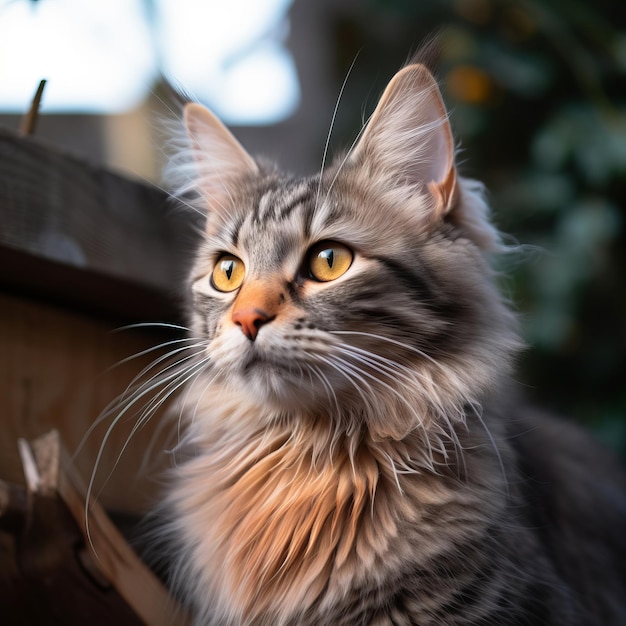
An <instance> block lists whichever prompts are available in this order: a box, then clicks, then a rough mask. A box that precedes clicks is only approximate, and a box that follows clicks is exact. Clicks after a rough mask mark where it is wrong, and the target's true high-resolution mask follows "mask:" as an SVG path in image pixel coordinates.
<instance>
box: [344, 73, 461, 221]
mask: <svg viewBox="0 0 626 626" xmlns="http://www.w3.org/2000/svg"><path fill="white" fill-rule="evenodd" d="M351 159H352V161H353V162H356V163H359V162H360V163H369V164H370V165H371V166H373V167H374V168H375V172H376V175H381V176H383V177H386V178H387V180H388V182H389V183H391V184H394V185H396V186H402V187H406V188H407V191H409V192H413V193H414V192H419V193H422V194H423V193H424V191H426V192H427V193H429V194H430V195H431V196H432V198H433V201H434V204H433V206H434V211H435V216H437V217H441V216H443V215H444V214H445V213H447V212H448V211H449V210H450V209H451V208H452V207H453V206H454V203H455V200H456V193H457V192H456V188H457V176H456V170H455V166H454V143H453V139H452V132H451V130H450V124H449V123H448V116H447V113H446V108H445V105H444V103H443V99H442V97H441V93H440V92H439V88H438V87H437V83H436V82H435V79H434V78H433V77H432V75H431V74H430V72H429V71H428V70H427V69H426V67H425V66H423V65H421V64H413V65H409V66H407V67H405V68H403V69H402V70H400V71H399V72H398V73H397V74H396V75H395V76H394V77H393V78H392V80H391V82H390V83H389V85H387V88H386V89H385V91H384V93H383V95H382V97H381V99H380V102H379V103H378V106H377V107H376V110H375V111H374V113H373V115H372V117H371V118H370V120H369V122H368V124H367V126H366V128H365V130H364V132H363V136H362V137H361V139H360V140H359V142H358V144H357V146H356V148H355V149H354V152H353V154H352V157H351Z"/></svg>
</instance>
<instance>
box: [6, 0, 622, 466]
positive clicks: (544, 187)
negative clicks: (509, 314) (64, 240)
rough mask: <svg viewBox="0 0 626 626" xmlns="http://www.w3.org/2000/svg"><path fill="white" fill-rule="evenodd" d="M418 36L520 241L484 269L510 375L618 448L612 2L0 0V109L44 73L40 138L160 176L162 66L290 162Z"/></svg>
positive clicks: (468, 149)
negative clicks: (512, 342) (499, 311)
mask: <svg viewBox="0 0 626 626" xmlns="http://www.w3.org/2000/svg"><path fill="white" fill-rule="evenodd" d="M435 33H438V35H439V63H438V78H439V80H440V84H441V86H442V89H443V91H444V96H445V99H446V101H447V103H448V105H449V107H450V109H451V114H452V118H451V119H452V125H453V128H454V130H455V133H456V136H457V140H458V142H459V145H460V147H461V152H460V170H461V172H462V173H463V174H464V175H467V176H470V177H474V178H478V179H480V180H482V181H483V182H485V184H486V185H487V187H488V189H489V193H490V201H491V205H492V208H493V212H494V216H495V221H496V223H497V225H498V227H499V228H500V229H501V230H502V231H503V232H505V233H507V234H508V238H507V241H509V242H510V243H512V244H521V245H522V248H521V250H522V252H521V253H520V254H517V255H516V256H515V258H514V260H511V259H509V260H507V262H506V264H505V265H503V268H502V269H503V278H502V282H503V288H504V289H505V290H506V293H507V294H509V295H510V297H511V299H512V300H513V302H514V303H515V306H516V308H517V309H518V310H519V312H520V315H521V319H522V323H523V331H524V336H525V338H526V340H527V342H528V343H529V344H530V345H531V346H532V347H531V348H529V349H528V350H527V351H526V352H525V353H524V355H523V356H522V357H521V359H520V364H519V366H520V367H519V375H518V377H519V380H520V381H521V382H522V384H523V385H524V386H525V387H526V388H527V391H528V393H529V394H530V396H531V397H532V398H533V399H534V400H536V401H537V402H540V403H542V404H544V405H547V406H549V407H552V408H554V409H555V410H558V411H559V412H561V413H564V414H567V415H571V416H573V417H574V418H575V419H577V420H579V421H580V422H582V423H584V424H586V425H588V426H590V427H591V428H593V429H594V430H595V431H596V432H597V433H598V435H599V436H600V437H601V438H603V439H604V440H605V441H607V442H608V443H609V444H610V445H611V446H613V447H614V448H615V449H617V450H618V451H620V452H621V453H622V454H624V455H626V202H625V201H626V3H625V2H623V1H622V0H613V1H611V0H593V1H592V0H516V1H512V0H360V1H359V0H229V1H228V2H223V0H197V1H194V0H107V1H106V2H103V1H97V0H0V124H3V125H6V126H9V127H12V128H16V127H17V125H18V123H19V119H20V117H21V115H22V114H23V113H24V112H25V111H26V110H27V109H28V108H29V105H30V101H31V99H32V97H33V94H34V93H35V90H36V88H37V84H38V82H39V80H40V79H44V78H45V79H47V81H48V82H47V86H46V90H45V92H44V97H43V104H42V108H41V113H42V116H41V118H40V120H39V124H38V128H37V136H38V137H39V138H40V139H42V140H43V141H46V142H48V143H50V144H52V145H54V146H56V147H58V148H60V149H62V150H66V151H69V152H72V153H74V154H77V155H79V156H82V157H84V158H86V159H88V160H90V161H91V162H95V163H102V164H105V165H107V166H108V167H110V168H112V169H114V170H117V171H120V172H123V173H125V174H126V175H129V176H131V177H136V178H139V179H142V180H146V181H149V182H152V183H155V184H160V171H161V168H162V165H163V162H164V160H165V153H164V149H163V134H162V132H161V131H160V130H159V129H160V128H161V127H162V119H163V118H164V117H166V118H167V117H168V116H169V117H171V116H172V114H173V112H172V110H171V107H170V105H168V99H167V96H166V90H165V89H164V88H163V80H162V79H163V77H165V78H166V79H167V80H168V81H170V82H171V83H172V84H174V85H177V86H180V87H181V88H183V89H185V90H186V91H187V92H188V93H189V94H191V95H192V96H193V97H194V98H196V99H198V100H200V101H203V102H204V103H206V104H207V105H208V106H210V107H211V108H212V109H213V110H214V111H215V112H216V113H217V114H218V115H220V116H221V117H222V119H223V120H224V121H225V122H226V123H228V124H229V125H230V126H231V127H232V128H233V131H234V133H235V135H236V136H237V137H238V138H239V139H240V140H241V141H242V143H243V144H244V145H245V146H246V147H247V148H248V149H249V151H250V152H252V153H254V154H264V155H267V156H270V157H273V158H275V159H277V160H278V161H279V162H280V163H281V164H282V165H283V167H286V168H287V169H290V170H292V171H294V172H295V173H307V172H311V171H314V170H315V169H317V168H318V167H319V165H320V163H321V159H322V154H323V151H324V144H325V142H326V138H327V134H328V130H329V127H330V122H331V118H332V115H333V109H334V107H335V103H336V100H337V96H338V94H339V92H340V90H341V86H342V84H343V82H344V80H346V86H345V90H344V92H343V95H342V97H341V101H340V103H339V108H338V114H337V120H336V122H335V125H334V128H333V132H332V137H331V149H335V150H336V149H340V148H342V147H347V146H349V145H350V143H351V141H352V139H353V138H354V136H355V134H356V133H357V132H358V130H359V128H360V125H361V122H362V120H363V119H364V118H365V117H366V116H367V114H368V113H369V112H370V111H371V110H372V108H373V107H374V105H375V103H376V99H377V97H378V96H379V95H380V93H381V91H382V89H383V88H384V85H385V84H386V82H387V81H388V80H389V78H390V77H391V76H392V75H393V73H394V72H395V71H396V70H397V69H398V68H399V67H400V66H401V65H402V64H403V63H404V62H405V60H406V59H407V58H408V56H409V55H410V53H411V52H412V51H414V50H416V49H417V48H418V47H419V45H420V43H422V42H423V41H424V40H425V39H427V38H428V37H430V36H431V35H433V34H435ZM350 68H351V69H350ZM0 210H1V207H0Z"/></svg>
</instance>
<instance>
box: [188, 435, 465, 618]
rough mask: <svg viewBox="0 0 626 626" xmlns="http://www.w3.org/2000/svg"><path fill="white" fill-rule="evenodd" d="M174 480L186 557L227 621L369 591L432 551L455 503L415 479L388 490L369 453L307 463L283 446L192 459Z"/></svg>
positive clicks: (294, 610)
mask: <svg viewBox="0 0 626 626" xmlns="http://www.w3.org/2000/svg"><path fill="white" fill-rule="evenodd" d="M180 479H181V480H180V482H179V491H178V509H179V514H180V519H183V520H184V528H183V530H184V533H185V535H186V545H187V546H189V547H190V554H189V559H190V560H192V561H193V563H194V569H195V572H196V575H197V576H199V577H200V578H201V579H202V584H203V586H204V589H205V590H206V592H207V593H208V594H209V595H211V596H213V598H215V601H214V602H215V610H216V611H217V613H218V614H224V615H227V614H230V615H231V617H230V618H229V619H234V621H235V622H236V621H238V620H243V621H245V620H246V619H248V618H249V617H251V616H253V615H272V614H276V615H278V614H283V615H285V614H288V615H292V616H293V615H298V614H300V615H302V614H303V613H302V612H303V611H305V610H307V608H309V607H312V606H314V605H315V606H318V608H319V607H320V606H323V605H324V603H325V602H327V601H328V602H331V601H332V598H333V597H338V596H340V595H341V594H343V593H345V591H346V590H347V589H349V588H350V589H355V588H360V587H362V588H367V587H368V586H370V585H374V584H375V582H374V580H375V579H376V578H377V577H380V576H381V575H383V572H384V571H385V570H387V569H389V570H394V569H395V570H397V569H398V568H399V567H402V562H403V561H406V560H407V555H409V554H411V553H413V557H414V559H415V560H416V562H420V561H422V562H424V563H425V562H427V561H428V560H429V559H430V558H432V556H433V554H434V553H435V552H438V551H440V550H441V549H442V548H441V546H442V539H444V540H445V538H443V537H442V534H441V527H439V528H437V524H439V523H440V522H441V521H442V517H441V511H443V510H444V509H445V507H446V506H449V504H450V502H451V501H453V500H454V499H455V496H454V494H453V492H452V491H450V490H449V489H446V488H444V487H441V486H439V487H438V488H436V489H433V488H432V485H429V484H428V483H429V481H428V480H426V479H424V478H421V479H418V478H417V477H416V476H413V477H410V478H408V479H407V478H406V477H405V478H402V477H400V479H399V480H400V483H402V484H399V483H398V482H397V481H398V476H394V475H393V472H392V470H391V469H390V467H389V466H388V465H387V466H385V465H384V464H383V463H381V460H380V459H379V458H377V456H376V455H375V454H373V453H372V452H371V451H368V450H361V451H358V452H357V453H356V454H355V453H353V454H348V452H347V451H345V449H344V448H341V447H338V448H336V449H335V450H334V452H333V454H332V455H330V454H327V455H326V456H316V455H315V454H314V453H313V451H312V450H311V449H308V450H307V449H306V447H303V445H302V441H298V442H294V441H290V440H285V441H281V442H273V443H271V442H269V443H268V442H267V441H266V442H265V446H263V445H261V443H260V442H259V445H258V446H249V447H246V448H245V449H242V450H240V451H239V453H238V454H237V455H232V456H231V457H230V458H229V457H228V455H224V454H223V453H222V454H220V455H217V456H213V457H212V456H211V455H210V454H206V455H198V456H197V457H196V458H195V459H193V460H192V461H190V462H189V463H188V464H187V466H186V467H184V468H181V476H180ZM407 489H408V491H407ZM444 517H445V516H444ZM444 521H445V520H444ZM445 532H447V531H446V530H445V529H444V534H445ZM418 544H419V545H418ZM233 610H234V611H235V612H236V613H237V616H236V617H233V615H232V613H228V612H229V611H231V612H232V611H233Z"/></svg>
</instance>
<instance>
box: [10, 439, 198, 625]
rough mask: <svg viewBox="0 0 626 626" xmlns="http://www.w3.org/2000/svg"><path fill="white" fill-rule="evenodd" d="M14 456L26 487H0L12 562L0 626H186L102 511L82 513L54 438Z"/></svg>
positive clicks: (74, 478)
mask: <svg viewBox="0 0 626 626" xmlns="http://www.w3.org/2000/svg"><path fill="white" fill-rule="evenodd" d="M19 451H20V459H21V461H22V465H23V469H24V475H25V476H24V477H25V482H26V487H25V488H22V487H19V486H17V485H12V484H9V483H6V482H3V481H0V535H4V539H5V541H3V542H2V543H1V544H0V548H3V547H5V546H6V552H7V553H9V555H10V556H11V557H12V561H13V563H12V565H13V567H11V568H9V571H6V572H3V576H2V578H0V606H2V623H3V624H35V623H37V624H39V623H41V624H44V623H45V624H51V625H52V624H63V625H65V626H74V625H76V626H78V625H81V626H83V625H84V624H89V625H90V626H100V625H102V626H104V625H105V624H106V625H110V624H116V625H117V626H135V625H138V624H147V625H148V626H174V625H176V626H178V625H181V626H182V625H185V624H188V623H189V619H188V616H186V615H185V614H184V613H183V611H182V610H181V609H180V607H178V606H177V604H176V602H175V601H174V600H173V598H171V597H170V596H169V594H168V592H167V590H166V589H165V587H164V586H163V585H162V583H161V582H160V581H159V579H158V578H157V577H156V576H155V575H154V574H153V573H152V572H151V570H150V569H149V568H148V567H147V566H146V565H145V564H144V563H143V562H142V561H141V560H140V559H139V558H138V556H137V555H136V554H135V552H134V551H133V549H132V548H131V547H130V546H129V545H128V543H127V542H126V540H125V539H124V537H123V536H122V535H121V533H120V532H119V531H118V529H117V528H116V527H115V525H114V524H113V523H112V521H111V520H110V519H109V517H108V516H107V514H106V513H105V511H104V509H103V508H102V507H101V506H100V505H99V504H98V503H97V502H92V503H91V504H90V506H89V509H88V511H87V509H86V506H85V493H86V490H85V486H84V484H83V481H82V480H81V477H80V476H78V474H77V472H76V471H75V470H74V468H73V467H72V464H71V461H70V459H69V456H68V454H67V452H66V451H65V449H64V448H63V446H62V445H61V441H60V437H59V435H58V433H57V432H56V431H52V432H50V433H48V434H47V435H44V436H43V437H40V438H38V439H36V440H34V441H32V442H27V441H25V440H23V439H22V440H20V442H19ZM8 538H11V539H12V541H10V542H9V541H6V539H8ZM5 556H6V554H5Z"/></svg>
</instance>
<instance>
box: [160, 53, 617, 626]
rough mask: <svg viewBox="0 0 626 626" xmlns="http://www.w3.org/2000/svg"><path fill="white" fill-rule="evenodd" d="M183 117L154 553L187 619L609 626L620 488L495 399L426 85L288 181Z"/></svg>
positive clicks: (400, 97)
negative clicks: (167, 456) (176, 403)
mask: <svg viewBox="0 0 626 626" xmlns="http://www.w3.org/2000/svg"><path fill="white" fill-rule="evenodd" d="M184 119H185V125H186V130H187V134H188V137H189V139H190V146H189V151H188V153H187V154H188V155H189V162H188V164H187V166H179V167H178V169H179V173H182V174H183V176H187V177H188V178H187V183H186V185H185V186H184V189H183V192H185V193H186V194H187V196H188V194H189V193H190V192H193V193H194V194H195V198H196V200H195V202H196V205H197V206H198V207H201V208H202V210H203V211H206V213H207V218H206V230H205V234H204V236H203V241H202V244H201V246H200V249H199V250H198V253H197V258H196V261H195V266H194V268H193V273H192V276H191V280H190V310H191V326H192V333H191V334H192V339H193V340H194V341H195V342H196V344H195V346H196V351H197V352H196V353H194V354H193V356H192V357H190V360H189V361H187V363H188V365H187V366H186V367H185V368H184V370H183V372H182V374H181V378H180V380H181V381H182V380H183V379H185V377H186V379H187V380H188V382H187V389H186V391H185V393H184V394H183V415H184V428H183V431H184V434H183V436H182V440H181V443H180V446H179V447H178V449H177V450H176V458H177V466H176V468H175V469H174V470H173V471H172V476H171V482H170V486H169V490H168V492H167V495H166V499H165V502H164V505H163V511H164V514H165V515H167V516H168V519H169V521H168V522H167V523H166V524H165V525H164V527H163V528H162V531H161V533H162V534H161V539H162V540H164V541H165V542H166V543H168V544H169V546H170V548H169V550H170V552H169V553H168V555H169V556H168V558H169V559H170V560H171V562H172V567H171V572H170V581H171V583H172V585H173V587H174V588H175V589H176V590H177V592H178V594H179V595H180V596H181V598H182V599H183V601H184V602H185V603H186V604H187V605H188V606H189V607H190V609H191V611H192V613H193V614H194V616H195V617H194V619H195V623H196V624H201V625H205V624H220V625H235V624H267V625H281V624H284V625H286V624H303V625H304V624H315V625H317V626H321V625H338V624H349V625H353V624H377V625H378V624H380V625H383V624H419V625H422V626H427V625H436V626H442V625H446V624H454V625H460V624H473V625H477V624H481V625H487V624H489V625H498V624H515V625H522V624H550V625H556V624H562V625H567V626H573V625H582V624H588V625H606V624H626V582H625V581H626V499H625V493H626V479H625V478H624V474H623V473H622V470H621V468H620V467H619V466H618V464H617V462H616V461H615V460H613V459H612V458H611V457H610V455H608V454H607V453H606V452H605V451H604V450H602V449H600V448H599V447H598V446H596V444H594V443H593V442H592V441H590V440H589V439H588V438H587V436H586V435H584V434H582V433H580V432H578V430H576V429H574V428H573V427H572V426H570V425H567V424H565V423H560V422H558V421H555V420H554V419H553V418H550V417H548V416H545V415H539V414H535V413H532V412H529V411H527V410H524V409H522V405H521V404H520V403H519V402H518V401H517V400H516V399H515V398H514V394H513V392H512V391H511V390H510V385H509V383H508V382H507V379H508V376H509V374H510V369H511V361H512V357H513V355H514V353H515V352H516V351H517V350H518V349H519V347H520V344H519V342H518V338H517V336H516V323H515V319H514V316H513V315H512V313H511V312H510V311H509V309H508V308H507V306H506V304H505V303H504V301H503V299H502V298H501V296H500V295H499V294H498V291H497V289H496V287H495V286H494V280H493V271H492V270H491V269H490V266H489V264H488V260H487V257H488V255H489V254H491V253H493V252H497V251H499V250H500V251H501V250H502V249H503V246H502V244H501V241H500V239H499V237H498V233H497V232H496V230H495V229H494V227H493V226H492V225H491V224H490V223H489V221H488V217H487V212H488V210H487V206H486V204H485V200H484V198H483V195H482V193H481V186H480V185H479V184H478V183H476V182H474V181H471V180H467V179H465V178H462V177H460V176H459V175H458V173H457V170H456V167H455V154H454V141H453V138H452V135H451V131H450V126H449V124H448V119H447V114H446V110H445V108H444V104H443V101H442V98H441V95H440V93H439V90H438V88H437V85H436V82H435V81H434V79H433V77H432V76H431V74H430V73H429V72H428V70H427V69H426V68H425V67H424V66H422V65H420V64H417V63H414V64H411V65H408V66H407V67H405V68H404V69H402V70H401V71H400V72H399V73H398V74H397V75H396V76H395V77H394V78H393V80H392V81H391V82H390V83H389V85H388V87H387V89H386V91H385V92H384V94H383V96H382V98H381V100H380V103H379V104H378V107H377V108H376V110H375V112H374V114H373V115H372V117H371V118H370V120H369V122H368V123H367V125H366V127H365V128H364V130H363V132H362V134H361V136H360V138H359V139H358V141H357V143H356V145H355V146H353V149H351V150H350V151H349V152H348V153H347V154H346V155H344V156H342V157H341V158H339V159H337V160H336V161H335V162H334V163H333V164H332V165H330V166H329V167H328V168H326V169H324V170H323V171H322V172H321V174H320V175H317V176H313V177H311V178H306V179H296V178H292V177H289V176H285V175H283V174H280V173H278V172H277V171H276V170H275V169H274V168H273V167H270V166H268V165H267V164H264V163H261V162H257V161H255V160H254V159H252V158H251V157H250V156H249V155H248V154H247V153H246V152H245V151H244V149H243V148H242V147H241V146H240V145H239V144H238V143H237V141H236V140H235V139H234V138H233V136H232V135H231V134H230V133H229V131H228V130H226V128H225V127H224V126H223V125H222V124H221V123H220V122H219V121H218V120H217V119H216V118H215V117H214V116H213V115H212V114H211V113H209V112H208V111H207V110H206V109H204V108H202V107H201V106H200V105H197V104H189V105H187V106H186V108H185V112H184ZM185 156H186V155H183V157H185ZM183 160H184V158H183Z"/></svg>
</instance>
